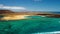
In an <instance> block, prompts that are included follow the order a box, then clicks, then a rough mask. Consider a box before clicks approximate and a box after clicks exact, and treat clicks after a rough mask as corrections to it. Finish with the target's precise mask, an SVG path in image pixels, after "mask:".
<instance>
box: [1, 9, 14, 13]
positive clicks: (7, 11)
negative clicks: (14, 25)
mask: <svg viewBox="0 0 60 34" xmlns="http://www.w3.org/2000/svg"><path fill="white" fill-rule="evenodd" d="M9 13H14V12H13V11H10V10H0V14H9Z"/></svg>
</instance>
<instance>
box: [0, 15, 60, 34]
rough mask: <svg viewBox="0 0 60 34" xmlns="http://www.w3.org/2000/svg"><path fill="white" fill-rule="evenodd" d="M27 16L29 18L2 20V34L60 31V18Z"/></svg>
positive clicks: (0, 27)
mask: <svg viewBox="0 0 60 34" xmlns="http://www.w3.org/2000/svg"><path fill="white" fill-rule="evenodd" d="M26 18H28V19H23V20H13V21H12V20H9V21H0V34H38V32H39V33H40V34H41V33H43V34H44V32H45V33H46V34H48V33H49V32H55V31H60V18H48V17H42V16H28V17H26ZM47 32H48V33H47ZM54 34H55V33H54Z"/></svg>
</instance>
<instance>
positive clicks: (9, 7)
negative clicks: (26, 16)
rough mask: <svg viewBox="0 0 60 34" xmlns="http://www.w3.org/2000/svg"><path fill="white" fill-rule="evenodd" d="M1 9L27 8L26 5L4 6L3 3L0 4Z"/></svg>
mask: <svg viewBox="0 0 60 34" xmlns="http://www.w3.org/2000/svg"><path fill="white" fill-rule="evenodd" d="M0 9H10V10H26V8H24V7H18V6H4V5H3V4H0Z"/></svg>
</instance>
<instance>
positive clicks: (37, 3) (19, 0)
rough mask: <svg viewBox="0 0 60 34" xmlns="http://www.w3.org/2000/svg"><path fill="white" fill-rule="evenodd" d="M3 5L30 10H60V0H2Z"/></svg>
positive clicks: (0, 2)
mask: <svg viewBox="0 0 60 34" xmlns="http://www.w3.org/2000/svg"><path fill="white" fill-rule="evenodd" d="M1 6H4V7H5V8H6V7H7V6H8V7H9V9H11V8H12V9H14V7H15V9H20V10H29V11H60V0H0V8H2V7H1ZM17 7H19V8H17ZM5 8H4V9H5ZM7 9H8V8H7Z"/></svg>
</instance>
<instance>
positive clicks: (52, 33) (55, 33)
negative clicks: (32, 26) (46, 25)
mask: <svg viewBox="0 0 60 34" xmlns="http://www.w3.org/2000/svg"><path fill="white" fill-rule="evenodd" d="M33 34H60V31H53V32H41V33H33Z"/></svg>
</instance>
